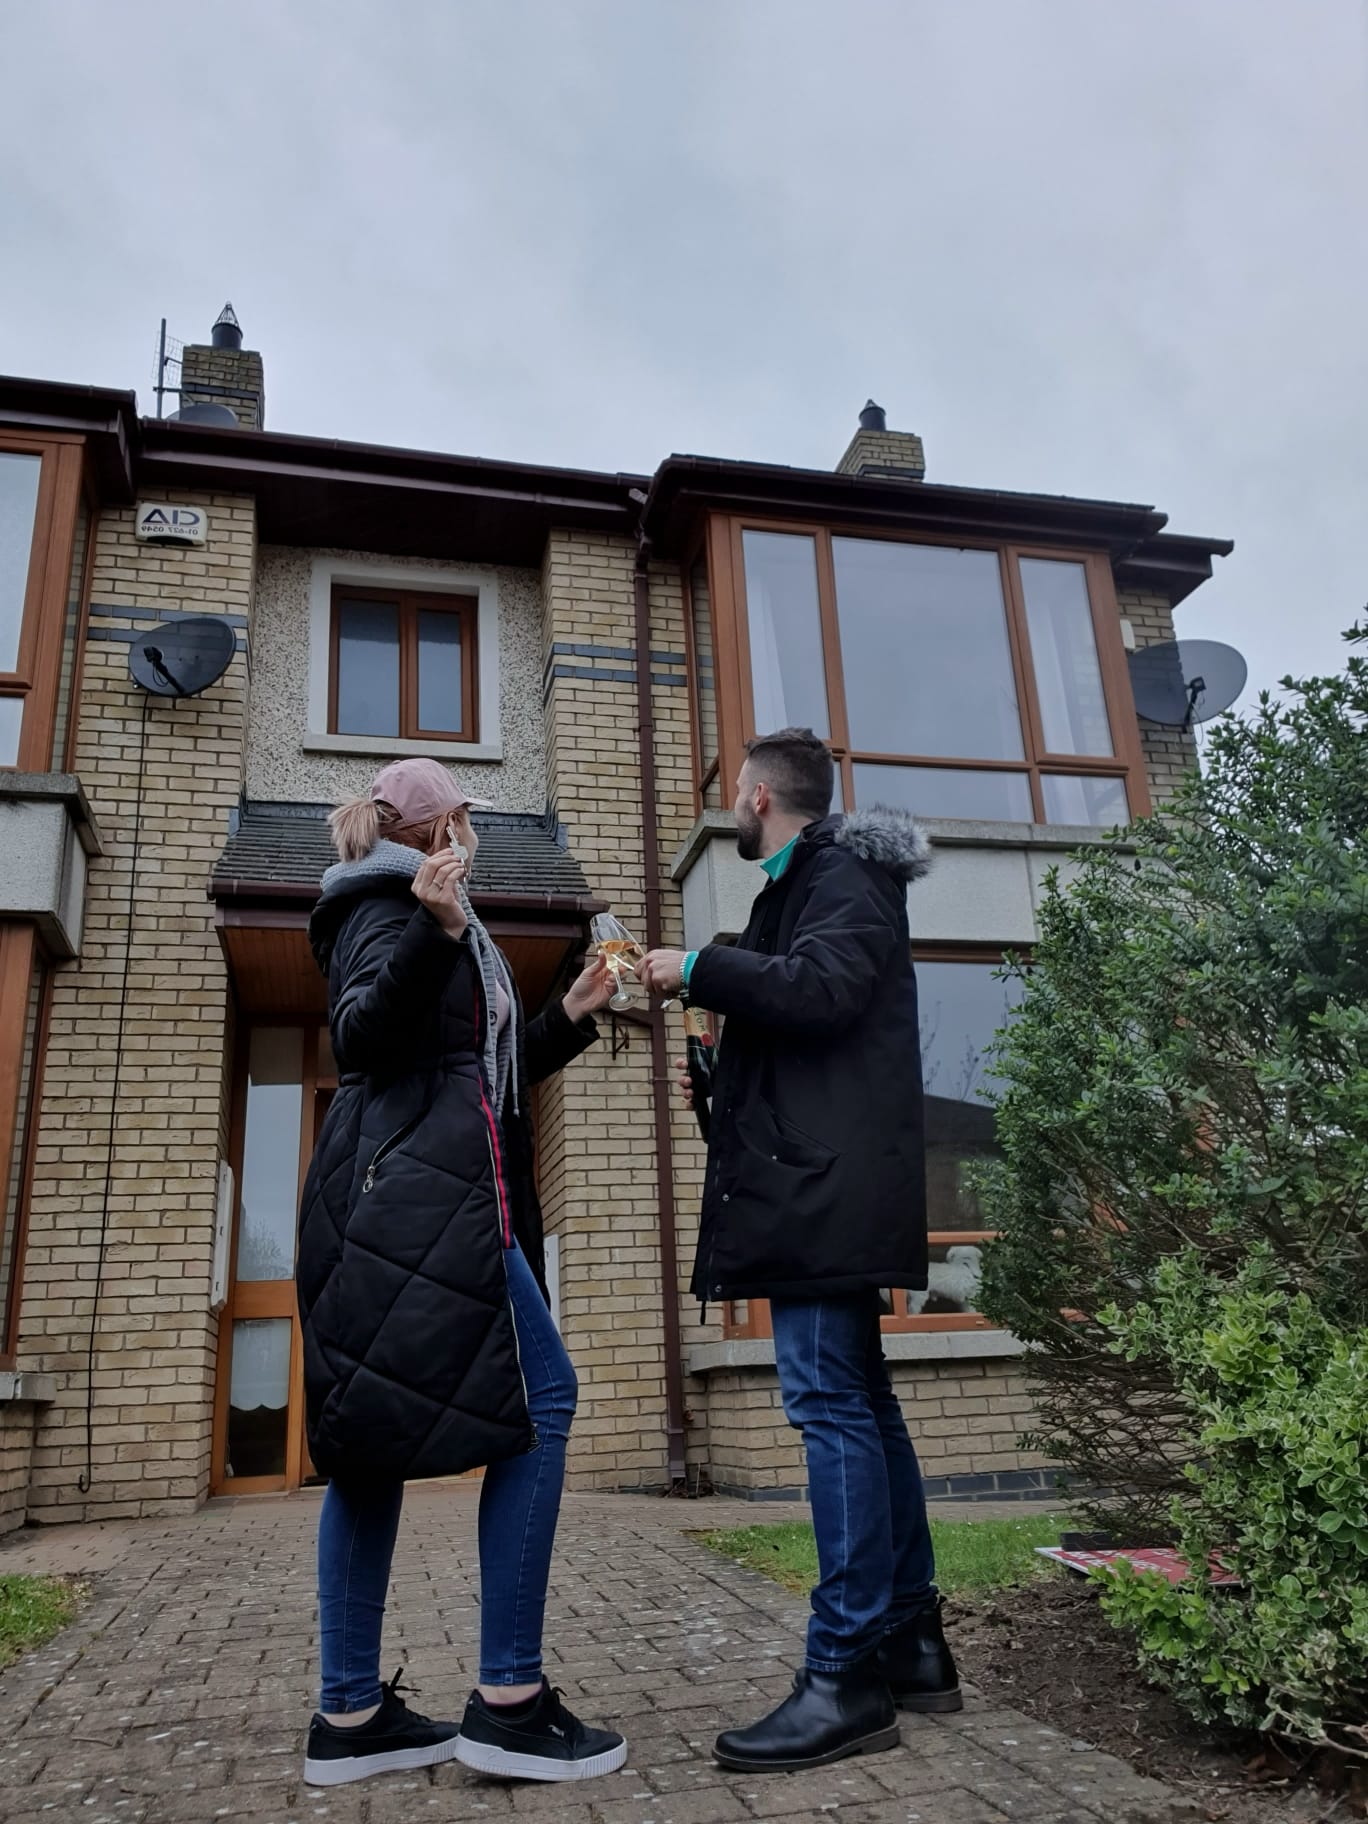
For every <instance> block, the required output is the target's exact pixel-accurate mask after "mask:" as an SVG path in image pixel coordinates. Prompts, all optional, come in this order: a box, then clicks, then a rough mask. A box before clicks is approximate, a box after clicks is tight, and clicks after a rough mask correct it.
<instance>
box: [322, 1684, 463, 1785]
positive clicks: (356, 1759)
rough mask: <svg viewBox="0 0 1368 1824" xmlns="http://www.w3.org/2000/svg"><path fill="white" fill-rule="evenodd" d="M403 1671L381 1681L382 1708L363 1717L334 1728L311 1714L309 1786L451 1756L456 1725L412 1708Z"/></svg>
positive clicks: (362, 1777)
mask: <svg viewBox="0 0 1368 1824" xmlns="http://www.w3.org/2000/svg"><path fill="white" fill-rule="evenodd" d="M402 1677H403V1673H402V1672H396V1673H395V1675H394V1677H393V1678H392V1679H391V1680H390V1682H389V1684H387V1685H386V1686H385V1695H384V1698H383V1699H382V1701H381V1704H380V1708H379V1709H378V1710H377V1711H376V1713H375V1715H374V1716H373V1717H371V1719H370V1721H369V1722H367V1723H361V1724H358V1725H357V1727H356V1728H354V1729H338V1728H335V1727H334V1725H333V1724H332V1723H325V1722H324V1721H323V1718H322V1717H321V1716H315V1717H314V1719H313V1721H312V1722H311V1723H310V1724H309V1745H308V1747H307V1748H306V1749H305V1751H304V1779H305V1782H306V1783H307V1784H308V1785H310V1786H345V1785H346V1784H347V1782H348V1781H349V1780H368V1779H369V1778H370V1777H371V1775H372V1774H373V1773H402V1772H406V1771H408V1770H409V1769H410V1768H413V1767H432V1766H435V1765H436V1764H437V1763H438V1762H439V1761H450V1760H453V1759H454V1758H455V1755H456V1745H457V1737H458V1736H459V1734H460V1729H459V1728H458V1726H457V1725H456V1724H455V1723H434V1722H431V1721H430V1720H429V1719H428V1718H427V1717H426V1716H419V1714H418V1712H417V1711H416V1710H410V1709H409V1707H408V1705H407V1704H406V1703H405V1702H404V1700H403V1698H402V1697H400V1695H399V1681H400V1679H401V1678H402Z"/></svg>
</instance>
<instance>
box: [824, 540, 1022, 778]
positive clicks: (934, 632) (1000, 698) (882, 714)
mask: <svg viewBox="0 0 1368 1824" xmlns="http://www.w3.org/2000/svg"><path fill="white" fill-rule="evenodd" d="M831 545H832V554H833V557H834V559H835V564H836V606H837V612H838V614H839V617H840V623H841V657H842V666H843V670H844V673H845V693H846V712H847V714H848V716H849V719H850V744H851V746H852V747H854V748H857V749H859V748H863V749H864V751H865V752H866V753H877V754H934V755H936V756H938V757H939V756H941V755H944V756H946V757H947V758H950V759H960V758H963V759H966V760H1020V759H1022V758H1023V756H1024V754H1025V749H1024V748H1023V746H1022V742H1021V715H1020V712H1019V710H1018V708H1017V693H1016V679H1015V675H1014V673H1013V671H1012V652H1011V647H1010V645H1009V643H1008V638H1007V610H1006V606H1005V604H1004V603H1003V599H1002V579H1001V573H1000V571H999V568H998V558H997V553H996V552H995V551H956V550H954V549H953V548H951V547H950V546H939V545H902V544H892V543H886V542H884V541H883V540H880V539H874V538H835V539H833V540H832V541H831Z"/></svg>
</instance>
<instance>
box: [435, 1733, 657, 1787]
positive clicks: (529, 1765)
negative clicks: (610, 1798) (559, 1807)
mask: <svg viewBox="0 0 1368 1824" xmlns="http://www.w3.org/2000/svg"><path fill="white" fill-rule="evenodd" d="M456 1759H457V1760H458V1761H459V1762H460V1763H461V1765H462V1766H463V1767H469V1768H471V1769H472V1771H473V1772H475V1773H488V1774H492V1775H493V1776H494V1778H495V1779H498V1780H593V1779H597V1777H598V1776H599V1774H601V1773H616V1772H617V1770H618V1768H619V1767H621V1766H623V1765H624V1764H625V1763H626V1760H627V1744H626V1742H620V1743H619V1744H618V1746H617V1747H616V1748H609V1749H607V1750H606V1751H605V1752H604V1753H603V1754H594V1755H590V1756H589V1758H588V1759H587V1760H583V1761H553V1760H544V1759H543V1758H542V1756H541V1755H537V1754H510V1753H509V1751H508V1749H507V1748H495V1747H493V1746H492V1745H491V1744H490V1743H489V1742H472V1741H468V1740H467V1739H466V1737H465V1736H463V1735H458V1736H457V1737H456Z"/></svg>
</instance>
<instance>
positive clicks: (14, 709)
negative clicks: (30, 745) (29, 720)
mask: <svg viewBox="0 0 1368 1824" xmlns="http://www.w3.org/2000/svg"><path fill="white" fill-rule="evenodd" d="M23 721H24V699H23V698H22V697H0V766H17V765H18V764H19V730H20V728H21V727H22V726H23Z"/></svg>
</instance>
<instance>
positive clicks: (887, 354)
mask: <svg viewBox="0 0 1368 1824" xmlns="http://www.w3.org/2000/svg"><path fill="white" fill-rule="evenodd" d="M0 61H3V65H4V67H5V68H6V71H7V77H6V83H5V90H6V95H5V106H4V109H3V112H0V170H3V173H4V175H3V179H0V265H2V266H3V271H4V273H5V282H4V283H3V285H0V369H3V370H5V371H8V372H11V373H15V372H17V373H23V374H34V375H40V376H43V377H45V378H52V379H63V380H80V381H91V382H98V383H101V384H106V385H111V386H125V387H127V386H132V387H136V388H137V390H138V393H139V397H140V399H141V401H142V402H143V405H144V407H145V409H147V410H151V409H152V397H151V390H150V389H151V384H152V369H153V364H154V347H155V338H156V330H157V323H158V320H159V318H160V317H161V316H163V315H165V316H166V317H167V318H168V319H169V321H170V329H171V332H172V333H173V334H175V335H178V336H180V337H182V338H183V339H185V340H194V339H203V338H204V336H205V334H206V332H207V330H208V328H209V325H210V323H211V322H212V320H213V318H214V316H215V315H216V314H217V312H218V309H219V306H220V305H221V304H222V303H223V301H224V299H225V298H228V297H231V299H232V301H233V303H234V304H235V306H236V307H237V310H238V314H239V316H240V317H241V319H242V322H243V325H244V328H245V331H246V335H247V341H248V344H249V346H252V347H258V348H260V349H261V350H262V353H263V355H264V357H265V361H266V386H267V416H268V423H269V424H270V425H271V427H272V428H274V429H278V430H288V431H299V432H310V433H318V434H324V435H329V436H337V437H348V438H362V439H373V440H376V441H380V442H387V443H396V444H406V445H416V446H422V447H434V448H439V449H447V450H459V451H463V452H468V453H471V454H476V455H488V456H503V457H510V458H516V459H524V460H528V461H537V462H552V463H569V464H577V465H584V466H589V467H601V468H608V469H646V470H649V469H651V468H653V467H654V466H655V464H656V463H657V462H658V461H659V460H660V459H661V458H662V457H663V456H665V455H667V454H668V453H669V452H671V451H696V452H703V453H706V454H710V455H719V456H734V457H746V458H754V459H759V460H767V461H776V462H791V463H797V464H803V465H811V466H817V467H828V466H830V465H831V464H833V463H834V462H835V460H836V458H837V457H838V456H839V454H840V452H841V450H842V449H843V447H844V445H845V442H846V440H847V438H848V436H849V434H850V432H851V431H852V429H853V428H854V421H855V415H856V413H857V411H858V409H859V407H860V406H861V405H862V404H863V403H864V400H865V398H866V396H867V395H868V394H871V393H872V394H873V395H874V396H875V397H876V398H877V399H879V401H880V402H881V403H882V404H884V405H885V406H886V407H887V409H888V413H889V421H890V423H891V424H892V425H894V426H895V427H896V428H900V429H908V430H917V431H920V432H921V433H922V434H923V436H924V437H925V439H926V444H927V457H928V465H929V468H928V473H929V478H930V479H933V480H937V481H948V482H958V483H965V484H969V485H982V486H989V487H1007V488H1024V489H1030V490H1038V491H1041V492H1060V493H1076V494H1089V495H1098V496H1105V497H1110V498H1117V499H1123V500H1135V501H1145V502H1153V503H1154V504H1156V505H1158V506H1160V507H1162V508H1163V509H1164V510H1165V511H1167V512H1168V514H1169V516H1170V525H1171V527H1172V528H1173V529H1174V530H1177V531H1185V532H1200V533H1209V534H1213V535H1226V536H1230V537H1233V538H1234V539H1235V540H1236V544H1237V548H1236V552H1235V555H1234V556H1233V557H1231V558H1229V559H1227V560H1226V561H1225V563H1224V564H1221V565H1219V566H1218V570H1217V577H1216V580H1215V581H1214V582H1213V583H1211V584H1208V585H1207V586H1206V587H1205V588H1203V589H1202V590H1201V591H1200V592H1199V593H1198V594H1197V595H1196V596H1194V597H1193V598H1191V600H1190V601H1189V603H1188V604H1187V605H1186V607H1185V608H1184V609H1183V610H1181V611H1180V620H1179V627H1180V632H1183V633H1186V634H1189V635H1205V636H1207V637H1214V638H1221V639H1228V640H1230V641H1232V642H1233V643H1235V644H1236V645H1238V646H1240V647H1242V648H1243V650H1244V651H1245V652H1246V654H1247V656H1248V658H1249V660H1250V669H1251V683H1252V684H1254V683H1264V682H1271V681H1273V680H1274V679H1276V678H1277V677H1278V676H1279V675H1281V674H1282V673H1283V672H1284V671H1287V670H1289V669H1290V670H1298V671H1306V670H1312V669H1316V668H1326V667H1335V668H1337V667H1338V666H1339V665H1340V663H1341V662H1342V657H1343V648H1342V646H1341V644H1340V642H1339V639H1338V630H1339V629H1340V628H1341V627H1343V626H1345V625H1346V624H1348V622H1349V621H1351V620H1352V619H1353V618H1354V617H1355V615H1356V613H1357V612H1358V610H1359V608H1360V606H1361V604H1362V603H1363V602H1364V600H1365V597H1366V596H1368V563H1365V558H1364V549H1365V531H1366V530H1368V527H1366V524H1365V505H1366V503H1368V335H1365V332H1364V319H1365V299H1366V298H1368V22H1366V18H1365V8H1364V5H1363V4H1360V0H1297V4H1296V5H1295V6H1289V5H1288V4H1287V3H1286V0H953V3H950V0H888V3H885V0H687V3H685V0H551V3H548V0H483V3H481V4H475V3H474V0H389V4H381V3H380V0H327V4H324V3H323V0H214V3H212V4H210V3H209V0H177V3H176V4H160V3H157V4H153V3H150V0H121V4H119V5H110V4H109V3H108V0H38V3H37V4H32V5H29V6H22V7H21V6H19V5H17V4H10V5H8V6H6V7H5V9H4V17H3V22H0Z"/></svg>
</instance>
